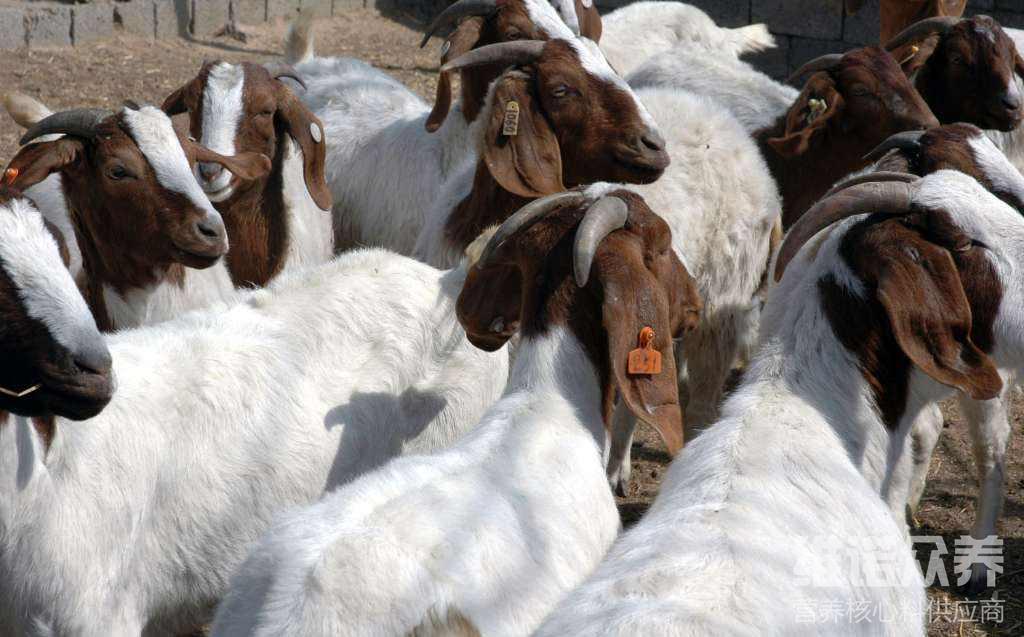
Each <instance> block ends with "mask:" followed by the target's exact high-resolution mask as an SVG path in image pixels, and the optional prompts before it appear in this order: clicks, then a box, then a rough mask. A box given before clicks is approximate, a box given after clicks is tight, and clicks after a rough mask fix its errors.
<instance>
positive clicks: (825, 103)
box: [768, 72, 843, 157]
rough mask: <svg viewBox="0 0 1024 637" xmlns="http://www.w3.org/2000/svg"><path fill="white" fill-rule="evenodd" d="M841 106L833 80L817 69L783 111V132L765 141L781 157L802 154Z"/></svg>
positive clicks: (840, 109)
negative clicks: (792, 101) (785, 112)
mask: <svg viewBox="0 0 1024 637" xmlns="http://www.w3.org/2000/svg"><path fill="white" fill-rule="evenodd" d="M842 109H843V98H842V96H841V95H840V94H839V91H837V90H836V86H835V82H834V81H833V80H832V78H831V77H830V76H829V74H828V73H824V72H822V73H816V74H815V75H813V76H811V79H809V80H808V81H807V85H806V86H805V87H804V90H803V91H801V92H800V95H799V97H797V99H796V103H795V104H793V106H792V107H790V109H789V112H788V113H787V114H786V131H785V133H784V134H783V135H782V137H775V138H772V139H769V140H768V145H769V146H771V147H772V148H773V149H774V150H775V151H776V152H778V153H779V154H780V155H782V156H783V157H796V156H798V155H802V154H804V153H805V152H807V149H808V148H810V146H811V144H812V143H814V142H815V140H817V139H821V138H823V137H824V135H825V132H826V131H827V130H828V126H829V122H830V120H832V119H833V118H834V117H836V115H838V114H839V113H840V112H841V111H842Z"/></svg>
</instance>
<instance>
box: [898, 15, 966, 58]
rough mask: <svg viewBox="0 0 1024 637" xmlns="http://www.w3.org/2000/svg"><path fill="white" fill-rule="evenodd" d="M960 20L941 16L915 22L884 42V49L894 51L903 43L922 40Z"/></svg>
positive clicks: (954, 24) (950, 27)
mask: <svg viewBox="0 0 1024 637" xmlns="http://www.w3.org/2000/svg"><path fill="white" fill-rule="evenodd" d="M958 22H960V18H951V17H942V18H927V19H924V20H921V21H920V22H915V23H914V24H912V25H910V26H909V27H907V28H906V29H903V30H902V31H900V32H899V33H897V34H896V35H894V36H893V37H892V39H891V40H889V41H888V42H886V43H885V50H886V51H895V50H896V49H898V48H900V47H901V46H903V45H905V44H910V43H911V42H917V41H918V40H923V39H924V38H926V37H928V36H929V35H933V34H935V33H945V32H946V31H949V30H950V29H952V28H953V27H954V26H956V25H957V23H958Z"/></svg>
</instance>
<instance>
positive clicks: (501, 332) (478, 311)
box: [455, 263, 523, 352]
mask: <svg viewBox="0 0 1024 637" xmlns="http://www.w3.org/2000/svg"><path fill="white" fill-rule="evenodd" d="M522 280H523V277H522V274H521V273H520V271H519V267H518V266H517V265H515V264H513V263H501V264H496V265H493V266H490V267H487V268H483V269H480V268H476V267H471V268H470V269H469V272H468V273H467V274H466V281H465V283H464V284H463V286H462V292H461V293H460V294H459V300H458V302H457V303H456V306H455V314H456V316H457V317H458V319H459V323H460V324H461V325H462V327H463V329H465V330H466V338H468V339H469V342H470V343H472V344H473V346H474V347H478V348H480V349H482V350H484V351H487V352H493V351H495V350H497V349H500V348H501V346H502V345H504V344H505V343H507V342H508V339H510V338H512V336H513V335H514V334H515V333H516V331H517V330H518V329H519V315H520V312H521V309H522V308H521V305H522Z"/></svg>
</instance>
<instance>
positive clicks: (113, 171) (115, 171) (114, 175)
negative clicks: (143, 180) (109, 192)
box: [107, 165, 133, 181]
mask: <svg viewBox="0 0 1024 637" xmlns="http://www.w3.org/2000/svg"><path fill="white" fill-rule="evenodd" d="M107 175H108V176H109V177H110V178H111V179H113V180H114V181H121V180H122V179H127V178H129V177H132V176H133V175H132V174H131V173H130V172H128V171H127V170H126V169H125V167H124V166H121V165H117V166H112V167H111V168H110V170H108V171H107Z"/></svg>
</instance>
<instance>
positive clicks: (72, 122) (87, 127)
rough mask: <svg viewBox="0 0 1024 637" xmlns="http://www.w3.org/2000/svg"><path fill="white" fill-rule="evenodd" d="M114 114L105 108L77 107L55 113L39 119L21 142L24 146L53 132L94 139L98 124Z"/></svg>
mask: <svg viewBox="0 0 1024 637" xmlns="http://www.w3.org/2000/svg"><path fill="white" fill-rule="evenodd" d="M113 114H114V113H113V112H111V111H108V110H107V109H105V108H76V109H74V110H70V111H61V112H59V113H54V114H53V115H50V116H49V117H45V118H43V119H41V120H39V121H38V122H36V124H35V125H34V126H33V127H32V128H30V129H28V131H27V132H26V133H25V135H24V136H22V138H21V141H20V144H21V145H22V146H24V145H25V144H27V143H29V142H30V141H32V140H33V139H36V138H37V137H42V136H43V135H52V134H64V135H74V136H76V137H85V138H86V139H92V138H93V137H95V136H96V126H97V125H98V124H99V123H100V122H102V121H103V120H105V119H107V118H108V117H110V116H111V115H113Z"/></svg>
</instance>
